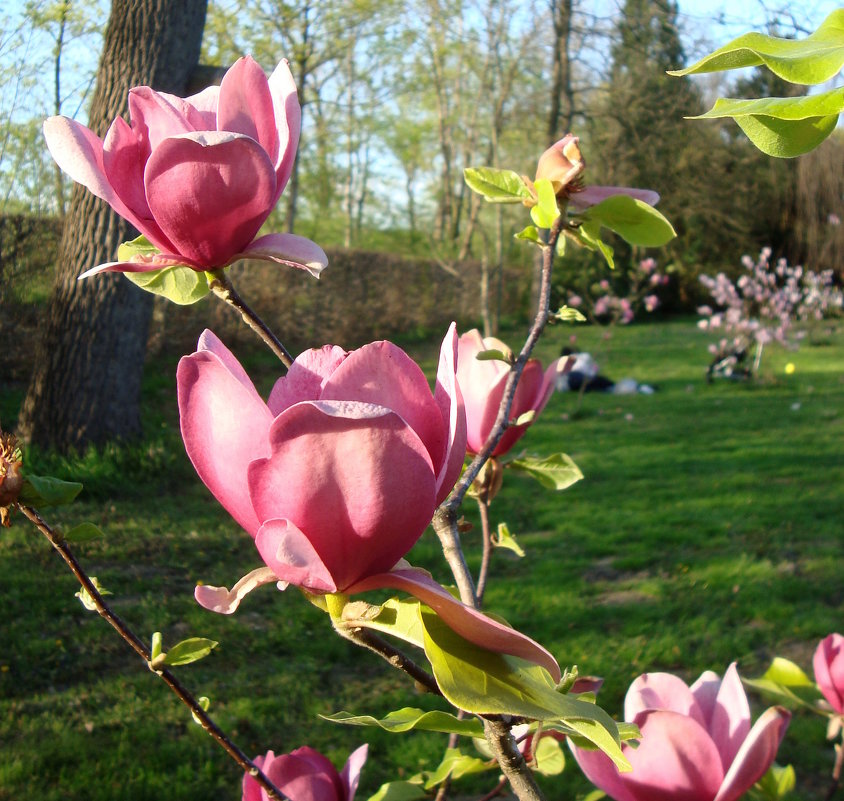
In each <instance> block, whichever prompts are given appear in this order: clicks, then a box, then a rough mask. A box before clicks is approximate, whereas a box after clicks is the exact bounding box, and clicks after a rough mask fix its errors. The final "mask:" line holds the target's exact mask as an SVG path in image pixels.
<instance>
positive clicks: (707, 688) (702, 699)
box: [690, 670, 721, 731]
mask: <svg viewBox="0 0 844 801" xmlns="http://www.w3.org/2000/svg"><path fill="white" fill-rule="evenodd" d="M690 689H691V691H692V695H693V696H694V697H695V700H697V703H698V706H699V707H700V711H701V713H702V714H703V727H704V728H705V729H706V730H707V731H709V727H710V726H711V724H712V713H713V712H714V711H715V701H716V699H717V698H718V690H720V689H721V677H720V676H719V675H718V674H717V673H716V672H715V671H714V670H706V671H704V672H703V673H701V674H700V677H699V678H698V680H697V681H696V682H695V683H694V684H693V685H692V686H691V688H690Z"/></svg>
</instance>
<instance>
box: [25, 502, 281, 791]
mask: <svg viewBox="0 0 844 801" xmlns="http://www.w3.org/2000/svg"><path fill="white" fill-rule="evenodd" d="M18 508H19V509H20V511H21V513H22V514H23V515H24V517H26V518H27V519H28V520H29V521H30V522H31V523H32V524H33V525H34V526H35V527H36V528H37V529H38V530H39V531H40V532H41V533H42V534H43V535H44V536H45V537H46V538H47V539H48V540H49V542H50V544H51V545H52V546H53V548H55V550H56V551H58V553H59V555H60V556H61V558H62V559H64V561H65V564H66V565H67V566H68V567H69V568H70V570H71V572H72V573H73V575H74V576H76V580H77V581H78V582H79V584H80V585H81V586H82V589H83V590H84V591H85V592H86V593H87V594H88V596H89V597H90V599H91V601H92V603H93V604H94V606H95V608H96V610H97V612H98V613H99V615H100V617H102V618H103V619H104V620H105V621H106V622H107V623H109V624H110V625H111V626H112V628H114V630H115V631H116V632H117V633H118V634H119V635H120V636H121V637H122V638H123V640H124V641H125V642H126V643H127V644H128V645H129V647H130V648H131V649H132V650H133V651H134V652H135V653H136V654H137V655H138V656H139V657H140V658H141V659H143V660H144V662H146V664H147V667H148V668H149V669H150V671H152V672H153V673H155V674H156V675H157V676H159V677H160V678H161V679H162V680H163V681H164V683H165V684H166V685H167V686H168V687H169V688H170V689H171V690H172V692H173V693H174V694H175V696H176V697H177V698H178V699H179V700H180V701H181V702H182V703H183V704H184V705H185V706H186V707H187V708H188V709H190V711H191V713H192V714H193V716H194V719H195V720H197V721H198V722H199V724H200V726H202V728H203V729H205V731H206V732H207V733H208V734H209V735H210V736H211V737H212V738H213V739H214V740H215V741H216V742H217V744H218V745H219V746H220V747H221V748H222V749H223V750H224V751H225V752H226V753H227V754H228V755H229V756H230V757H231V758H232V759H233V760H234V761H235V762H236V763H237V764H238V766H239V767H240V768H241V769H242V770H243V771H244V772H245V773H248V774H249V775H250V776H252V777H254V779H255V780H256V781H257V782H258V784H260V785H261V787H263V788H264V790H266V792H267V795H268V796H269V797H270V798H272V799H274V801H287V799H286V798H285V796H284V795H283V794H282V792H281V791H280V790H279V789H278V788H277V787H276V786H275V785H274V784H273V783H272V782H271V781H270V780H269V779H268V778H267V777H266V775H264V773H263V772H262V771H261V769H260V768H259V767H258V766H257V765H256V764H255V763H254V762H252V760H251V759H249V757H247V756H246V754H244V753H243V751H241V750H240V749H239V748H238V747H237V746H236V745H235V744H234V743H233V742H232V741H231V740H230V739H229V737H228V735H226V733H225V732H224V731H223V730H222V729H221V728H220V727H219V726H218V725H217V724H216V723H215V722H214V721H213V720H212V719H211V718H210V717H209V715H208V713H207V712H206V711H205V710H204V709H203V708H202V707H201V706H200V704H199V701H197V700H196V698H194V696H193V695H192V694H191V693H190V692H189V691H188V690H187V689H186V688H185V687H184V685H183V684H182V683H181V682H180V681H179V680H178V679H177V678H176V677H175V676H174V675H173V674H172V673H171V672H170V671H169V670H167V669H166V668H162V667H160V666H157V665H154V664H153V661H152V654H151V653H150V650H149V649H148V648H147V646H146V645H145V644H144V643H143V641H142V640H141V639H140V638H139V637H138V636H137V635H136V634H135V633H134V632H133V631H132V630H131V629H130V628H129V626H128V625H127V624H126V623H125V622H124V621H123V620H122V619H121V618H120V617H119V616H118V615H117V614H115V612H114V611H113V610H112V609H111V608H110V607H109V606H108V604H107V603H106V602H105V600H104V599H103V596H102V594H101V593H100V592H99V590H98V589H97V587H96V585H95V584H94V582H93V581H92V580H91V578H89V576H88V574H87V573H86V572H85V570H84V569H83V567H82V565H80V564H79V561H78V560H77V559H76V556H75V555H74V554H73V552H72V551H71V550H70V547H69V546H68V544H67V542H65V540H64V538H63V537H62V536H61V534H59V533H58V532H57V531H55V530H54V529H53V528H51V527H50V526H49V525H48V524H47V523H46V522H45V521H44V519H43V518H42V517H41V515H40V514H38V512H37V511H36V510H35V509H33V508H32V507H31V506H26V505H24V504H21V503H19V504H18Z"/></svg>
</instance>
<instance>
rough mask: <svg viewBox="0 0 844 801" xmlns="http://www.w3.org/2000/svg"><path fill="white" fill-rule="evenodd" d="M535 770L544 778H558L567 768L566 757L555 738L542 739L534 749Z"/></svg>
mask: <svg viewBox="0 0 844 801" xmlns="http://www.w3.org/2000/svg"><path fill="white" fill-rule="evenodd" d="M533 758H534V761H535V770H536V771H537V772H538V773H541V774H542V775H543V776H558V775H559V774H561V773H562V772H563V771H564V770H565V768H566V755H565V752H564V751H563V749H562V748H561V747H560V743H559V742H557V740H555V739H554V738H553V737H541V738H540V740H539V742H538V743H537V744H536V747H535V748H534V749H533Z"/></svg>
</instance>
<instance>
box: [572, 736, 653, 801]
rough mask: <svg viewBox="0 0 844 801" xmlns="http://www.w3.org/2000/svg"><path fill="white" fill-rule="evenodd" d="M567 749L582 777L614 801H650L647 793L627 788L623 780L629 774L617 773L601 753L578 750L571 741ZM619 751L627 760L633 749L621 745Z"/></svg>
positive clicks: (615, 768) (613, 765) (608, 759)
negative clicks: (569, 749) (578, 766)
mask: <svg viewBox="0 0 844 801" xmlns="http://www.w3.org/2000/svg"><path fill="white" fill-rule="evenodd" d="M569 747H570V748H571V752H572V753H573V754H574V758H575V760H577V764H578V765H580V769H581V770H582V771H583V775H584V776H586V778H587V779H589V781H590V782H591V783H592V784H594V785H595V787H597V788H598V789H600V790H603V792H605V793H606V794H607V795H608V796H609V797H610V798H612V799H614V801H650V796H649V795H648V794H647V793H642V792H641V791H640V790H639V788H631V787H628V786H627V782H626V781H625V778H626V776H628V775H629V774H626V773H625V774H623V775H622V774H621V773H619V772H618V768H617V767H616V766H615V764H614V763H613V761H612V760H611V759H610V758H609V757H608V756H607V755H606V754H605V753H604V752H603V751H598V750H591V749H586V748H578V747H577V746H576V745H573V744H572V743H571V741H569ZM621 750H622V753H623V754H624V756H625V757H627V759H628V760H629V759H630V754H631V752H632V751H633V749H632V748H630V747H629V746H627V745H623V746H622V747H621Z"/></svg>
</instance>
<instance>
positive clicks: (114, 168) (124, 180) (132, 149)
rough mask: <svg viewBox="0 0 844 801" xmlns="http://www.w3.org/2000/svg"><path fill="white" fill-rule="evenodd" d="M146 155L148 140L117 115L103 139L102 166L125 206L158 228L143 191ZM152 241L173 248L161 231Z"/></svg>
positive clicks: (167, 248) (163, 247) (159, 246)
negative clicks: (155, 239) (156, 238)
mask: <svg viewBox="0 0 844 801" xmlns="http://www.w3.org/2000/svg"><path fill="white" fill-rule="evenodd" d="M148 157H149V143H148V142H146V141H145V140H144V139H143V138H142V137H141V136H139V135H138V132H137V131H134V130H133V129H132V128H130V127H129V125H128V123H127V122H126V121H125V120H124V119H123V118H122V117H117V118H116V119H115V120H114V122H112V124H111V126H110V127H109V129H108V132H107V133H106V135H105V139H104V140H103V167H104V168H105V173H106V177H107V178H108V182H109V183H110V184H111V187H112V189H114V191H115V192H116V193H117V195H118V196H119V197H120V199H121V200H122V201H123V202H124V203H125V204H126V206H127V208H130V209H131V210H132V211H133V213H134V214H135V215H136V216H137V217H138V218H139V219H143V220H145V221H146V222H147V224H148V225H150V227H153V228H154V229H155V230H156V231H158V225H157V223H156V222H155V220H153V219H152V212H151V211H150V209H149V204H148V203H147V197H146V194H145V193H144V165H145V164H146V160H147V158H148ZM147 238H149V237H147ZM162 240H163V242H162ZM150 241H152V240H150ZM164 243H166V244H164ZM153 244H155V246H156V247H157V248H159V250H162V249H163V250H172V246H171V245H170V243H169V242H166V237H164V235H163V234H161V233H160V232H159V237H158V241H155V242H153Z"/></svg>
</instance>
